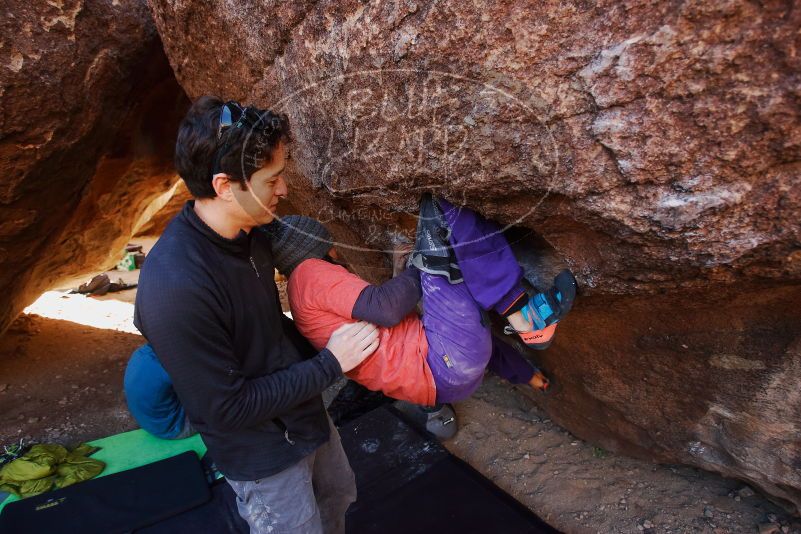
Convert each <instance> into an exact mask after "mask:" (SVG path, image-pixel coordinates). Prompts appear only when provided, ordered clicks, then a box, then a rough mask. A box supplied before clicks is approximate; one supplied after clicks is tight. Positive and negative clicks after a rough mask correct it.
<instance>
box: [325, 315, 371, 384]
mask: <svg viewBox="0 0 801 534" xmlns="http://www.w3.org/2000/svg"><path fill="white" fill-rule="evenodd" d="M325 348H327V349H328V350H330V351H331V354H333V355H334V358H336V359H337V361H338V362H339V365H340V367H342V372H343V373H347V372H348V371H350V370H351V369H353V368H354V367H356V366H357V365H359V364H360V363H362V362H363V361H364V359H365V358H367V357H368V356H370V355H371V354H372V353H373V352H375V349H377V348H378V327H376V326H375V325H373V324H370V323H366V322H364V321H359V322H358V323H350V324H343V325H342V326H340V327H339V328H337V329H336V330H334V333H333V334H331V338H330V339H329V340H328V345H326V346H325Z"/></svg>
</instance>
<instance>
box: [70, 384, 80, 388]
mask: <svg viewBox="0 0 801 534" xmlns="http://www.w3.org/2000/svg"><path fill="white" fill-rule="evenodd" d="M70 387H71V388H72V389H78V384H70Z"/></svg>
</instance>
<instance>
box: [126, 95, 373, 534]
mask: <svg viewBox="0 0 801 534" xmlns="http://www.w3.org/2000/svg"><path fill="white" fill-rule="evenodd" d="M288 140H289V131H288V124H287V122H286V119H285V118H284V117H281V116H278V115H275V114H273V113H272V112H269V111H262V110H258V109H254V108H243V107H241V106H240V105H238V104H236V103H234V102H229V103H223V102H222V101H221V100H219V99H217V98H213V97H202V98H200V99H198V100H197V101H196V102H195V103H194V104H193V106H192V108H191V109H190V110H189V112H188V113H187V115H186V117H185V118H184V120H183V122H182V123H181V126H180V129H179V132H178V140H177V142H176V147H175V164H176V168H177V170H178V173H179V174H180V175H181V178H183V180H184V181H185V182H186V185H187V188H188V189H189V191H190V193H191V194H192V196H193V197H194V200H193V201H189V202H188V203H187V204H186V205H185V206H184V208H183V211H182V212H181V213H180V214H178V215H177V216H176V217H175V219H173V221H172V222H171V223H170V225H169V226H168V227H167V229H166V230H165V231H164V234H163V235H162V236H161V238H160V239H159V241H158V242H157V243H156V245H155V246H154V247H153V249H152V250H151V252H150V254H149V255H148V259H147V263H146V264H145V267H144V269H143V270H142V273H141V277H140V281H139V292H138V295H137V299H136V311H135V323H136V326H137V328H139V330H140V331H141V332H142V334H143V335H144V336H145V338H147V340H148V342H149V343H150V344H151V345H152V347H153V350H154V351H155V353H156V355H158V358H159V360H160V361H161V363H162V364H163V366H164V368H165V369H166V371H167V373H168V374H169V375H170V377H171V379H172V381H173V386H174V388H175V391H176V393H177V395H178V398H179V400H180V402H181V404H182V405H183V407H184V409H185V410H186V414H187V416H188V418H189V421H190V422H191V424H192V426H193V427H194V428H195V429H196V430H197V431H198V432H199V433H200V435H201V436H202V438H203V441H204V442H205V444H206V446H207V447H208V449H209V452H210V454H211V456H212V457H213V458H214V460H215V462H216V464H217V466H218V468H219V469H220V471H221V472H222V473H223V474H224V475H225V477H226V479H227V480H228V482H229V484H230V485H231V486H232V488H233V489H234V491H235V492H236V495H237V504H238V507H239V511H240V514H241V515H242V517H243V518H244V519H245V520H246V521H247V522H248V523H249V524H250V527H251V532H257V533H262V532H265V533H266V532H293V533H294V532H298V533H300V532H303V533H306V532H310V533H311V532H313V533H317V532H322V531H323V529H325V531H326V532H343V531H344V512H345V510H346V509H347V507H348V505H349V504H350V503H351V502H353V500H355V483H354V477H353V473H352V471H351V470H350V466H349V465H348V461H347V458H346V457H345V454H344V451H343V450H342V446H341V444H340V441H339V435H338V434H337V431H336V429H335V428H334V427H333V425H332V424H331V422H330V419H329V418H328V415H327V413H326V412H325V409H324V407H323V403H322V399H321V397H320V393H321V392H322V391H323V390H324V389H325V388H327V387H328V386H330V385H331V384H333V383H334V382H335V381H336V380H337V379H338V378H339V377H341V376H342V374H343V372H346V371H349V370H350V369H352V368H353V367H355V366H357V365H358V364H359V363H361V361H362V360H364V358H366V357H367V356H369V355H370V354H372V353H373V351H375V349H376V347H377V346H378V334H377V330H376V328H375V326H373V325H370V324H368V323H365V322H357V323H352V324H349V325H345V326H344V327H343V328H340V329H338V330H337V331H336V332H334V333H333V334H332V335H331V337H330V339H329V341H328V344H327V345H326V347H325V348H324V349H323V350H321V351H320V352H319V353H317V354H314V350H313V349H311V347H310V346H309V345H308V344H307V343H306V342H305V340H303V338H302V337H300V335H299V334H298V333H297V331H296V330H295V329H294V325H293V324H292V322H291V321H290V320H289V319H286V317H284V315H283V314H282V313H281V308H280V305H279V300H278V296H277V289H276V287H275V283H274V281H273V272H274V271H273V261H272V253H271V249H270V244H269V237H268V236H267V235H266V233H264V232H263V231H261V230H260V229H258V227H259V226H261V225H264V224H267V223H269V222H271V221H272V220H273V217H274V210H275V208H276V205H277V204H278V201H279V200H280V199H281V198H283V197H285V196H286V195H287V187H286V183H285V182H284V178H283V176H282V173H283V171H284V166H285V164H286V146H285V145H286V143H287V142H288Z"/></svg>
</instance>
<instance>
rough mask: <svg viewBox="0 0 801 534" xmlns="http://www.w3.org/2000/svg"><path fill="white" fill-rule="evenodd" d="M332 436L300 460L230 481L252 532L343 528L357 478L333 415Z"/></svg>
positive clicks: (329, 533)
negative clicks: (261, 475) (273, 471)
mask: <svg viewBox="0 0 801 534" xmlns="http://www.w3.org/2000/svg"><path fill="white" fill-rule="evenodd" d="M328 424H329V426H330V427H331V438H330V439H329V440H328V442H326V443H324V444H323V445H321V446H320V447H319V448H318V449H317V450H316V451H314V452H313V453H311V454H310V455H308V456H306V457H305V458H303V459H302V460H301V461H300V462H298V463H297V464H295V465H293V466H292V467H289V468H287V469H285V470H283V471H281V472H280V473H277V474H275V475H272V476H270V477H267V478H262V479H259V480H251V481H246V482H238V481H236V480H229V481H228V483H229V484H230V485H231V487H232V488H233V489H234V492H235V493H236V505H237V507H238V508H239V515H241V516H242V518H244V519H245V521H247V522H248V525H250V532H251V534H285V533H286V534H322V533H326V534H344V532H345V511H346V510H347V509H348V506H350V503H352V502H354V501H355V500H356V479H355V477H354V476H353V471H352V470H351V468H350V464H349V463H348V458H347V456H345V451H344V450H343V449H342V442H341V441H340V439H339V432H337V429H336V428H335V427H334V425H333V423H332V422H331V420H330V419H329V420H328Z"/></svg>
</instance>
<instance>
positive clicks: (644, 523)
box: [642, 519, 654, 528]
mask: <svg viewBox="0 0 801 534" xmlns="http://www.w3.org/2000/svg"><path fill="white" fill-rule="evenodd" d="M642 526H644V527H645V528H654V524H653V523H651V522H650V521H648V520H647V519H646V520H645V521H643V523H642Z"/></svg>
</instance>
